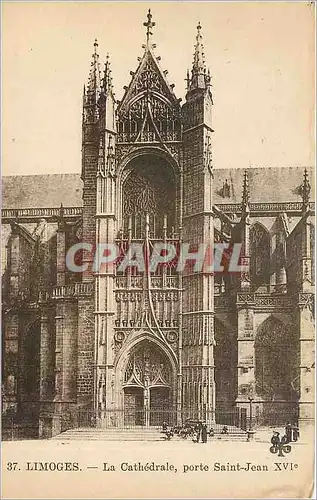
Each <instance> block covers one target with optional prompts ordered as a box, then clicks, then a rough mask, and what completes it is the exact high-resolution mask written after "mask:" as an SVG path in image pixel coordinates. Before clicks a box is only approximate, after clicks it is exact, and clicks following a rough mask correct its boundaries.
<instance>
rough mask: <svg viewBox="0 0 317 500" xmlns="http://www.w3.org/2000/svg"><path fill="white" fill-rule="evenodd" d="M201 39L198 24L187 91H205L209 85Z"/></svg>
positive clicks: (199, 25)
mask: <svg viewBox="0 0 317 500" xmlns="http://www.w3.org/2000/svg"><path fill="white" fill-rule="evenodd" d="M202 40H203V37H202V34H201V24H200V22H199V23H198V26H197V35H196V45H195V52H194V61H193V67H192V76H191V80H190V85H189V90H190V91H192V90H197V89H206V88H207V87H208V86H209V85H210V73H208V74H207V72H206V63H205V54H204V45H203V41H202Z"/></svg>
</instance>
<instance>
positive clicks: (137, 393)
mask: <svg viewBox="0 0 317 500" xmlns="http://www.w3.org/2000/svg"><path fill="white" fill-rule="evenodd" d="M173 386H174V384H173V371H172V366H171V364H170V361H169V359H168V358H167V356H166V355H165V353H164V352H163V351H162V350H161V349H160V348H159V347H158V346H156V345H155V344H154V343H152V342H150V341H148V340H143V341H142V342H140V343H139V344H137V345H136V346H135V347H134V348H133V349H132V351H131V353H130V356H129V358H128V362H127V364H126V367H125V371H124V378H123V391H124V423H125V425H126V426H131V425H132V426H134V425H145V426H148V425H161V424H162V422H164V421H166V422H167V423H172V422H173V421H174V412H173V409H172V406H173Z"/></svg>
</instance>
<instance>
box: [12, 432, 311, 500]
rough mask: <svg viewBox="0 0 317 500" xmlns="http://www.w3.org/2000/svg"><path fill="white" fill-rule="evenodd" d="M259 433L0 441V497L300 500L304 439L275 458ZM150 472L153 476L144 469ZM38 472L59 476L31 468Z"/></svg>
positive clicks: (305, 489)
mask: <svg viewBox="0 0 317 500" xmlns="http://www.w3.org/2000/svg"><path fill="white" fill-rule="evenodd" d="M264 434H265V433H263V435H262V437H263V441H262V440H261V441H254V442H249V443H248V442H243V441H241V442H230V441H212V442H208V443H207V444H195V443H193V442H192V441H185V440H184V441H161V442H160V441H159V442H146V441H143V442H116V441H111V442H105V441H102V442H99V441H94V442H91V441H90V442H87V441H68V442H67V441H65V442H63V441H56V440H49V441H40V440H39V441H15V442H3V443H2V452H3V454H2V463H3V477H2V480H3V490H2V498H34V499H37V498H60V499H62V498H80V499H83V498H87V499H88V498H119V497H121V498H123V497H126V498H179V497H182V498H305V497H308V496H309V495H310V491H311V488H312V486H311V485H312V480H313V465H312V454H313V451H312V449H313V443H312V440H310V441H311V442H310V443H309V444H305V443H303V442H301V441H299V442H298V443H296V444H294V445H293V446H292V450H291V452H290V453H289V454H284V457H277V455H273V454H272V453H270V451H269V448H270V443H269V440H268V441H265V440H264ZM304 434H305V433H304ZM270 435H271V434H270ZM310 436H311V434H310ZM306 441H307V442H309V438H308V433H307V439H306ZM8 462H11V463H14V462H17V465H16V466H12V467H16V469H17V470H16V471H8V470H6V469H8V468H10V465H9V466H8V465H7V464H8ZM34 462H42V464H37V465H35V463H34ZM43 462H44V465H43ZM45 462H46V465H45ZM66 462H67V463H70V464H71V465H66V464H65V463H66ZM276 463H277V464H279V465H276ZM57 464H61V465H57ZM104 464H107V465H104ZM135 464H136V465H135ZM146 464H148V467H146ZM238 464H240V465H238ZM157 466H158V468H159V470H157V471H156V470H152V469H155V468H157ZM161 466H162V467H161ZM43 467H44V468H45V467H46V468H51V469H54V468H63V469H64V470H63V471H58V470H55V471H53V470H51V471H49V470H48V471H39V470H35V469H38V468H43ZM131 467H132V470H130V469H129V468H131ZM142 467H143V468H145V469H150V470H140V469H142ZM239 467H240V471H239V470H237V469H238V468H239ZM242 467H243V468H242ZM66 468H71V469H73V470H71V471H70V470H69V471H67V470H65V469H66ZM161 468H163V469H164V468H165V469H167V470H160V469H161ZM19 469H20V470H19ZM27 469H30V470H27ZM75 469H76V470H75ZM77 469H78V470H77ZM104 469H108V470H104ZM222 469H223V470H222Z"/></svg>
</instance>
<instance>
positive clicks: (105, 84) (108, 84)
mask: <svg viewBox="0 0 317 500" xmlns="http://www.w3.org/2000/svg"><path fill="white" fill-rule="evenodd" d="M110 66H111V63H110V58H109V54H107V57H106V62H105V69H104V72H103V80H102V90H103V92H104V93H105V94H108V93H109V92H111V91H112V88H113V85H112V76H111V67H110Z"/></svg>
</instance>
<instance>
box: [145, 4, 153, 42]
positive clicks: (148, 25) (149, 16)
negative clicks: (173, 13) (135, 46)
mask: <svg viewBox="0 0 317 500" xmlns="http://www.w3.org/2000/svg"><path fill="white" fill-rule="evenodd" d="M152 17H153V16H152V14H151V9H149V11H148V13H147V21H146V22H144V23H143V26H145V27H146V42H147V45H149V42H150V36H151V35H153V33H152V31H151V30H152V28H154V26H155V23H154V22H153V21H152Z"/></svg>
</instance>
